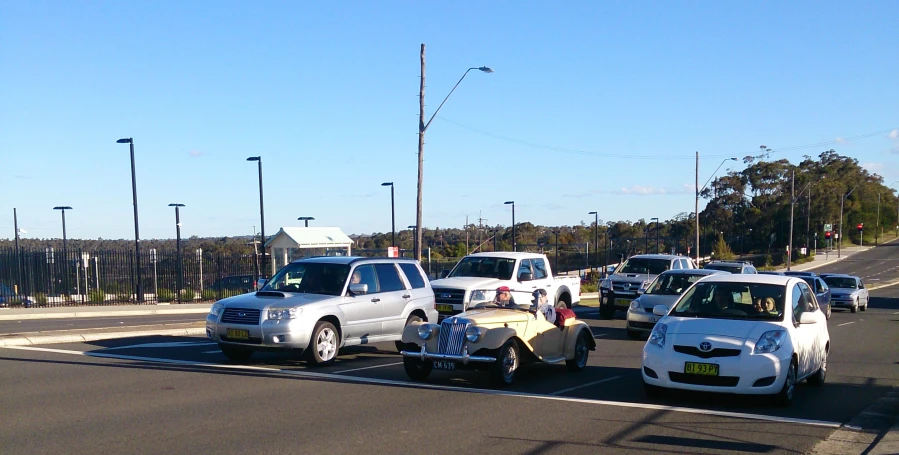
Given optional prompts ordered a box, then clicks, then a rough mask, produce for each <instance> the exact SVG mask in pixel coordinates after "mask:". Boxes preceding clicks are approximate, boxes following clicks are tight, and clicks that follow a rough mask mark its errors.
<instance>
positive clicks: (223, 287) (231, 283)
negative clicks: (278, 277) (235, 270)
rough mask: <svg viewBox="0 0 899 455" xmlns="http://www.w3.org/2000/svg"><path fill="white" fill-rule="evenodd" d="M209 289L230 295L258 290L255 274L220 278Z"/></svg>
mask: <svg viewBox="0 0 899 455" xmlns="http://www.w3.org/2000/svg"><path fill="white" fill-rule="evenodd" d="M209 289H211V290H213V291H216V292H222V293H226V294H230V295H237V294H246V293H248V292H256V279H255V277H254V276H253V275H232V276H226V277H223V278H219V279H217V280H215V283H213V284H212V286H210V287H209Z"/></svg>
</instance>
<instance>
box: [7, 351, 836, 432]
mask: <svg viewBox="0 0 899 455" xmlns="http://www.w3.org/2000/svg"><path fill="white" fill-rule="evenodd" d="M0 349H17V350H20V351H36V352H48V353H55V354H67V355H78V356H85V357H100V358H108V359H118V360H135V361H140V362H154V363H162V364H170V365H186V366H194V367H207V368H217V369H222V370H236V371H257V372H266V373H273V374H275V373H280V374H284V375H287V376H295V377H301V378H316V379H334V380H338V381H343V382H356V383H360V384H374V385H390V386H401V387H410V388H417V389H428V390H440V391H448V392H465V393H480V394H484V395H498V396H507V397H515V398H530V399H536V400H551V401H562V402H568V403H580V404H586V405H593V406H617V407H621V408H633V409H652V410H656V411H669V412H683V413H686V414H700V415H708V416H716V417H728V418H735V419H748V420H758V421H764V422H778V423H788V424H789V423H792V424H799V425H809V426H816V427H826V428H839V427H840V426H841V425H842V424H841V423H840V422H830V421H826V420H811V419H797V418H791V417H778V416H770V415H763V414H748V413H743V412H730V411H716V410H710V409H697V408H685V407H680V406H666V405H661V404H648V403H629V402H626V401H608V400H591V399H587V398H568V397H559V396H550V395H539V394H534V393H522V392H509V391H503V390H490V389H469V388H465V387H454V386H444V385H437V384H426V383H419V382H409V381H397V380H392V379H376V378H364V377H359V376H338V375H335V374H328V373H314V372H309V371H302V370H279V369H276V368H267V367H256V366H251V365H228V364H218V363H206V362H194V361H188V360H174V359H160V358H153V357H141V356H133V355H120V354H107V353H102V352H80V351H66V350H62V349H51V348H38V347H34V346H2V347H0Z"/></svg>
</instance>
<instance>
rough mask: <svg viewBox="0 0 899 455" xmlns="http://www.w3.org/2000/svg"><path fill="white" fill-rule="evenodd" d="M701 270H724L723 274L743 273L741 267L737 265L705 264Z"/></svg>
mask: <svg viewBox="0 0 899 455" xmlns="http://www.w3.org/2000/svg"><path fill="white" fill-rule="evenodd" d="M703 268H704V269H709V270H724V271H725V272H730V273H740V272H742V271H743V266H742V265H738V264H706V266H705V267H703Z"/></svg>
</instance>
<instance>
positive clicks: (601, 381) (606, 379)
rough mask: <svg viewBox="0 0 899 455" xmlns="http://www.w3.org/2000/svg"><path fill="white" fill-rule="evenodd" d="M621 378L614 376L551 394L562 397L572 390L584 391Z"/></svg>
mask: <svg viewBox="0 0 899 455" xmlns="http://www.w3.org/2000/svg"><path fill="white" fill-rule="evenodd" d="M620 377H621V376H612V377H611V378H605V379H600V380H599V381H593V382H588V383H586V384H582V385H579V386H577V387H569V388H567V389H562V390H557V391H555V392H553V393H550V395H561V394H563V393H566V392H571V391H572V390H577V389H582V388H584V387H590V386H591V385H596V384H602V383H603V382H608V381H612V380H615V379H618V378H620Z"/></svg>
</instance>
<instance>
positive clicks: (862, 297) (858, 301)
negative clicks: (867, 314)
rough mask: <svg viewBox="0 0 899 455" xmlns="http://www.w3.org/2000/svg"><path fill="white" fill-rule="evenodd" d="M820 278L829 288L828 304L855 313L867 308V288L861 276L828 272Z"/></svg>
mask: <svg viewBox="0 0 899 455" xmlns="http://www.w3.org/2000/svg"><path fill="white" fill-rule="evenodd" d="M822 279H823V280H824V282H825V283H827V286H828V287H829V288H830V305H831V307H833V308H849V311H851V312H853V313H855V312H857V311H858V310H862V311H865V310H867V309H868V300H869V298H870V296H869V295H868V290H867V289H865V283H864V282H863V281H862V279H861V278H859V277H857V276H854V275H841V274H835V273H828V274H827V275H823V276H822Z"/></svg>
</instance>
